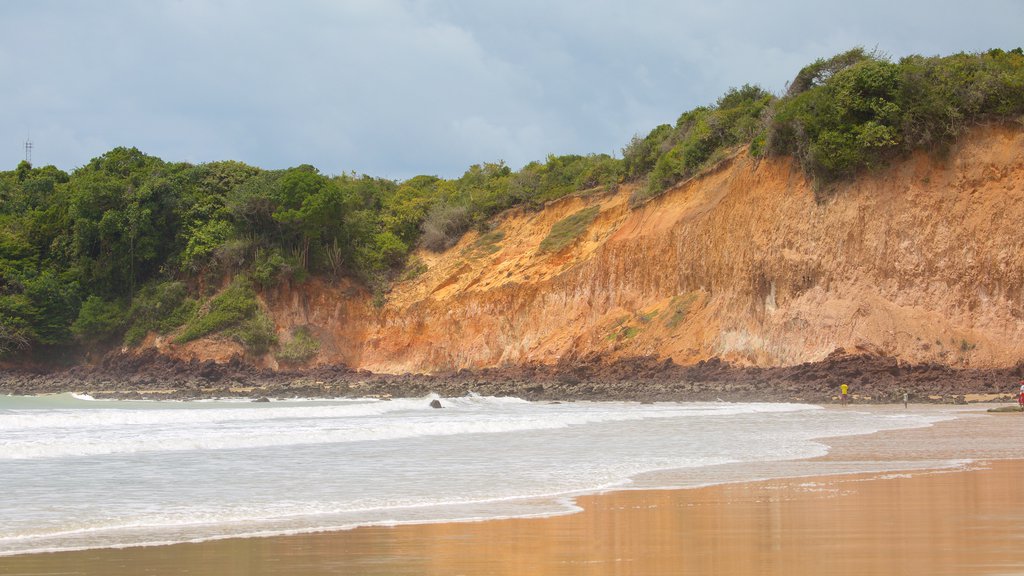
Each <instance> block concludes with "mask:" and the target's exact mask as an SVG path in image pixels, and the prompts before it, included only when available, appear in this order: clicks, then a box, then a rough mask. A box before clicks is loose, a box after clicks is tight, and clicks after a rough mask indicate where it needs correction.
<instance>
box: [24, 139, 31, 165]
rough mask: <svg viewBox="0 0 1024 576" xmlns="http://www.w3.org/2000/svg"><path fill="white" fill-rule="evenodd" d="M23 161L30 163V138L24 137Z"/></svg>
mask: <svg viewBox="0 0 1024 576" xmlns="http://www.w3.org/2000/svg"><path fill="white" fill-rule="evenodd" d="M25 162H28V163H29V164H32V140H31V138H26V139H25Z"/></svg>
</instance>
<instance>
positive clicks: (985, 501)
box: [0, 408, 1024, 575]
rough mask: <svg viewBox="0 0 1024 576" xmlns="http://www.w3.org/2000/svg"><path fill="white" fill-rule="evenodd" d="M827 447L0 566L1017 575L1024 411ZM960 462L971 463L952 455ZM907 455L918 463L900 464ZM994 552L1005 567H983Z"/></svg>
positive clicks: (30, 570)
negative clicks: (563, 491) (479, 511)
mask: <svg viewBox="0 0 1024 576" xmlns="http://www.w3.org/2000/svg"><path fill="white" fill-rule="evenodd" d="M830 409H842V408H830ZM827 444H828V445H829V446H830V450H829V453H828V454H827V455H826V456H822V457H819V458H812V459H809V460H804V461H798V462H796V463H789V464H795V465H796V466H798V467H802V469H803V470H804V472H806V473H799V474H792V470H793V468H790V473H791V475H790V476H788V477H784V478H775V477H770V478H768V479H759V480H745V481H737V482H726V483H719V484H716V485H713V486H706V487H700V488H689V489H675V490H661V489H627V490H614V491H609V492H605V493H600V494H592V495H585V496H579V497H577V498H575V501H576V504H577V506H578V507H579V508H580V509H581V511H580V512H578V513H575V514H569V515H566V516H551V517H544V518H534V519H505V520H501V519H498V520H484V521H479V522H457V523H438V524H416V525H398V526H393V527H380V526H376V527H361V528H356V529H353V530H347V531H342V532H325V533H311V534H300V535H292V536H271V537H265V538H241V539H225V540H213V541H207V542H201V543H193V544H174V545H169V546H155V547H140V548H125V549H97V550H85V551H80V552H59V553H49V554H33V555H22V556H9V557H0V572H2V573H4V574H11V575H13V574H23V575H30V574H32V575H37V574H46V573H52V572H54V571H60V572H61V573H63V574H80V575H93V574H97V575H98V574H112V575H116V574H129V573H136V572H133V571H132V569H124V568H121V569H119V568H118V566H121V567H125V566H128V567H132V566H134V567H137V566H146V569H147V573H148V574H172V573H173V574H177V573H183V572H184V571H186V570H187V572H188V573H192V574H267V575H271V574H327V573H337V572H338V571H339V570H340V571H341V572H343V573H353V574H456V573H462V574H523V573H531V574H565V573H580V574H691V573H692V574H701V573H716V574H749V573H761V574H776V573H779V574H781V573H783V572H785V573H787V574H800V573H812V572H814V571H821V572H825V573H831V574H854V573H859V574H906V573H930V574H943V573H948V574H996V573H1007V572H1006V571H1005V570H1004V569H1007V567H1009V568H1012V569H1013V570H1016V571H1017V572H1024V549H1021V547H1020V546H1019V542H1016V540H1014V536H1013V535H1015V534H1020V533H1021V529H1024V512H1018V511H1017V508H1018V506H1016V505H1017V504H1018V503H1019V502H1021V501H1024V482H1020V479H1021V478H1022V477H1024V448H1022V447H1024V421H1021V420H1019V419H1018V418H1017V417H1015V416H1014V415H1009V414H986V413H983V412H979V413H977V414H975V413H965V415H964V416H963V417H960V418H958V419H957V420H953V421H946V422H939V423H936V424H935V425H933V426H931V427H927V428H915V429H909V430H899V431H889V432H881V433H876V434H870V435H866V436H851V437H842V438H832V439H829V440H827ZM868 461H871V462H885V463H886V464H887V467H888V468H889V469H890V471H888V472H869V473H852V474H842V473H839V474H827V475H822V474H820V473H817V474H816V473H815V470H818V471H819V472H820V470H827V469H832V470H835V469H836V464H837V463H842V464H847V463H858V462H859V463H863V462H868ZM966 461H971V462H972V464H971V465H970V466H964V465H962V464H961V465H958V464H957V462H966ZM903 462H907V463H915V465H924V466H925V468H920V469H917V470H913V471H911V472H906V469H903V470H902V471H901V463H903ZM930 462H931V463H945V464H944V465H941V466H939V465H936V466H933V467H928V463H930ZM783 465H784V466H785V465H788V464H787V463H783ZM747 472H748V473H749V472H750V471H749V470H747ZM778 473H779V472H777V471H775V472H772V471H771V470H768V471H766V475H768V476H771V475H772V474H778ZM652 480H656V479H652ZM882 519H884V522H883V521H882ZM879 531H881V532H884V534H883V535H881V536H880V535H879ZM811 534H814V535H813V537H812V536H810V535H811ZM981 534H984V535H985V538H980V537H979V535H981ZM883 536H884V537H883ZM1017 540H1019V538H1017ZM1015 542H1016V544H1017V545H1016V546H1014V543H1015ZM724 543H727V544H724ZM997 553H998V554H999V556H998V558H999V560H1000V561H999V563H998V566H999V567H1000V568H999V569H1000V570H1004V571H1002V572H999V571H994V569H993V564H992V563H991V562H987V563H986V559H988V560H992V558H993V556H992V555H994V554H997ZM950 566H952V567H956V569H952V568H948V569H947V567H950ZM680 567H682V569H679V568H680ZM911 567H916V569H911ZM567 568H568V569H567ZM1009 573H1015V572H1012V571H1011V572H1009Z"/></svg>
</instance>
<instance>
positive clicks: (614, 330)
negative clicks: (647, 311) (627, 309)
mask: <svg viewBox="0 0 1024 576" xmlns="http://www.w3.org/2000/svg"><path fill="white" fill-rule="evenodd" d="M641 317H642V316H637V318H638V319H640V318H641ZM629 319H630V317H629V316H623V317H622V318H619V319H618V320H616V321H615V322H614V323H613V324H612V325H611V329H610V332H609V333H608V336H606V337H605V339H606V340H609V341H618V340H629V339H630V338H635V337H636V336H637V334H640V327H639V326H634V325H632V324H629V323H628V322H629Z"/></svg>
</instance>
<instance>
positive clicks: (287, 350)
mask: <svg viewBox="0 0 1024 576" xmlns="http://www.w3.org/2000/svg"><path fill="white" fill-rule="evenodd" d="M319 351H320V342H317V340H316V339H315V338H313V335H312V334H310V333H309V328H306V327H305V326H299V327H297V328H295V330H293V331H292V337H291V340H288V341H287V342H285V343H284V345H283V346H281V350H280V351H278V353H277V359H278V360H280V361H282V362H286V363H289V364H302V363H304V362H308V361H309V360H311V359H312V358H313V357H314V356H316V355H317V352H319Z"/></svg>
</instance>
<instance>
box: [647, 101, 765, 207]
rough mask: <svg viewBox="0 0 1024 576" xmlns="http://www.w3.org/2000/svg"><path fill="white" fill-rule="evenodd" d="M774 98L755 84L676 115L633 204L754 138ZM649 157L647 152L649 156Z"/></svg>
mask: <svg viewBox="0 0 1024 576" xmlns="http://www.w3.org/2000/svg"><path fill="white" fill-rule="evenodd" d="M772 100H773V97H772V95H771V94H769V93H768V92H765V91H764V90H762V89H761V88H759V87H757V86H750V85H744V86H743V87H741V88H732V89H730V90H729V91H728V92H726V93H725V94H724V95H723V96H722V97H721V98H719V99H718V102H716V103H715V105H714V106H711V107H700V108H696V109H694V110H691V111H689V112H686V113H684V114H683V115H681V116H680V117H679V120H678V121H677V122H676V126H675V128H674V129H672V130H671V132H669V133H668V134H667V135H666V136H665V137H664V139H662V140H661V144H660V146H659V149H660V150H661V153H660V154H659V155H658V156H657V157H656V159H655V161H654V164H653V167H652V168H651V171H650V175H649V176H648V178H647V185H646V186H642V187H640V188H638V189H637V190H636V192H634V195H633V198H631V201H632V202H633V203H634V204H635V203H637V202H640V201H643V200H645V199H647V198H650V197H652V196H656V195H657V194H660V193H661V192H662V191H664V190H666V189H667V188H669V187H670V186H672V185H674V184H676V183H677V182H680V181H682V180H685V179H686V178H690V177H692V176H694V175H695V174H696V173H697V172H698V171H700V170H701V169H703V168H705V167H707V166H710V165H712V164H714V163H715V162H718V161H720V160H721V159H723V158H724V157H725V154H726V152H727V150H728V149H729V148H732V147H734V146H737V145H740V144H745V143H748V142H750V141H751V140H753V139H754V138H755V137H756V136H758V134H759V133H760V131H761V130H762V127H761V126H762V125H761V122H760V118H761V115H762V114H763V113H764V111H765V110H766V109H767V108H768V106H769V105H770V104H771V102H772ZM648 159H650V155H648Z"/></svg>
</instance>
